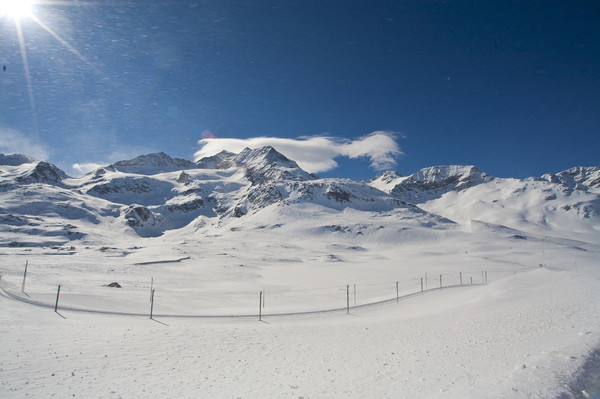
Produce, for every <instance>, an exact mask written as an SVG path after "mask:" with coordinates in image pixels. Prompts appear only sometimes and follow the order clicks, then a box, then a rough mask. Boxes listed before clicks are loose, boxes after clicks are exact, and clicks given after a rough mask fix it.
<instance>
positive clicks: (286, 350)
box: [0, 151, 600, 399]
mask: <svg viewBox="0 0 600 399" xmlns="http://www.w3.org/2000/svg"><path fill="white" fill-rule="evenodd" d="M259 153H260V151H259V152H255V153H253V154H254V155H253V157H254V156H257V155H260V154H259ZM265 153H266V154H268V155H269V156H270V157H273V159H275V160H276V162H283V164H282V165H280V167H281V168H282V169H279V170H278V169H277V167H276V166H274V164H273V163H268V162H267V163H265V164H263V163H262V162H263V161H265V159H261V158H260V157H258V158H256V157H255V158H253V157H249V158H245V159H246V160H248V162H250V163H252V168H254V170H255V171H258V172H259V173H260V171H261V170H263V169H261V168H265V167H266V170H268V171H270V172H269V173H270V174H269V176H271V177H273V179H271V178H270V179H269V180H268V181H261V182H258V181H257V182H255V183H253V182H252V181H250V180H248V178H247V177H246V174H247V169H245V167H243V166H242V167H237V166H235V167H234V166H232V167H228V168H226V169H198V168H191V169H186V170H185V171H184V172H185V175H186V176H187V177H186V178H185V179H179V180H181V181H178V178H179V177H180V176H181V174H182V171H181V170H170V169H168V171H166V172H164V173H158V174H151V173H147V174H146V173H141V175H138V174H136V173H129V172H128V173H125V172H122V171H120V172H115V171H109V170H104V172H103V173H96V174H89V175H86V176H84V177H83V178H81V179H65V180H62V181H61V182H60V184H52V182H49V183H28V184H20V183H18V182H17V181H16V178H17V177H18V176H23V175H26V174H27V173H29V171H31V170H33V168H35V166H36V164H35V163H23V164H20V165H16V166H15V165H3V166H2V168H1V170H0V171H1V172H2V175H0V177H1V178H2V184H3V185H4V186H3V188H2V191H0V199H1V202H0V223H1V225H0V242H1V243H2V244H3V245H1V246H0V259H1V262H0V275H1V278H0V318H1V320H2V323H1V324H0V330H1V334H2V335H1V336H2V346H1V347H0V397H2V398H23V397H53V396H54V397H61V398H63V397H84V398H88V397H105V398H138V397H144V398H164V397H214V398H338V397H349V398H364V397H376V398H398V397H411V398H413V397H414V398H438V397H444V398H465V397H477V398H558V397H560V398H561V399H563V398H575V397H584V394H583V393H582V391H583V390H585V391H586V394H587V395H588V396H590V397H597V396H593V395H598V394H599V392H598V387H597V385H593V384H594V375H593V374H592V376H591V377H590V376H586V377H585V378H582V377H581V371H582V367H584V366H585V367H588V369H589V370H594V367H595V370H597V369H598V368H597V365H595V364H594V363H593V362H595V361H596V360H594V359H597V358H598V357H597V355H594V353H596V354H597V350H598V348H599V347H600V319H599V318H598V316H597V315H598V314H600V300H599V297H598V288H599V283H600V269H599V268H598V254H599V253H600V240H599V237H600V235H599V234H598V230H599V226H600V223H599V220H598V208H599V207H598V192H597V188H595V185H596V180H597V171H596V170H595V169H594V168H587V169H576V168H575V169H573V170H571V171H565V172H564V173H562V174H561V173H559V174H557V175H553V176H555V177H554V178H552V177H548V178H544V179H526V180H518V179H498V178H493V179H487V178H485V179H483V180H482V181H478V182H477V183H473V185H472V186H471V185H470V184H471V183H469V184H467V186H468V187H461V188H459V189H457V188H456V185H455V183H456V182H460V181H469V180H468V178H469V176H472V175H473V173H474V169H473V168H471V167H449V168H445V169H444V170H445V171H447V172H448V173H446V174H445V175H444V177H443V179H442V180H443V181H444V182H449V184H447V185H445V186H444V187H442V186H440V185H439V184H438V183H439V181H436V182H434V183H435V184H434V185H435V187H433V190H434V191H435V193H434V194H435V195H428V194H427V192H426V191H427V190H428V189H429V188H431V187H429V188H428V185H427V184H426V182H424V181H421V182H420V183H419V184H421V186H422V187H421V189H422V190H424V191H423V193H422V194H423V195H422V197H421V198H425V199H426V200H425V201H424V202H422V203H419V204H417V205H418V206H417V205H414V204H406V203H402V202H401V200H400V199H399V198H395V197H394V196H393V195H389V194H388V193H390V192H393V191H394V187H396V186H398V185H401V184H403V182H404V181H406V179H407V178H402V177H400V176H398V175H397V174H391V173H390V174H387V175H386V176H384V177H383V178H382V179H379V180H378V179H375V180H373V181H372V182H370V183H368V185H367V183H361V182H355V181H351V180H344V179H316V178H313V177H311V178H310V179H307V180H304V181H299V180H297V179H295V178H292V179H291V180H280V179H278V178H275V177H276V176H283V175H285V173H282V174H280V173H279V172H280V171H283V172H290V171H293V176H296V177H297V176H301V175H302V173H301V172H302V171H301V170H300V169H298V170H296V169H295V166H293V164H291V163H290V164H288V163H286V162H287V161H289V160H287V161H286V160H284V159H281V158H279V157H278V156H277V154H273V153H271V152H270V151H266V152H265ZM159 155H160V154H159ZM223 156H227V157H229V156H230V155H229V154H224V155H223ZM27 159H28V158H23V160H27ZM143 159H144V160H152V157H150V158H148V157H147V158H143ZM164 159H167V158H166V154H165V156H162V155H161V157H160V160H164ZM160 160H159V161H160ZM167 160H168V159H167ZM156 162H158V161H156ZM161 162H162V161H161ZM177 162H179V161H177ZM289 162H293V161H289ZM17 163H18V162H17ZM158 163H160V162H158ZM213 163H214V162H213ZM169 165H170V164H168V165H167V167H169V168H170V166H169ZM261 165H262V166H261ZM133 166H135V167H138V166H139V165H138V164H136V165H133ZM155 166H157V165H154V164H151V165H149V167H150V168H154V167H155ZM158 166H160V165H158ZM163 166H165V165H163ZM225 166H227V165H225ZM141 172H144V170H142V171H141ZM290 173H291V172H290ZM479 173H481V172H478V171H477V173H475V178H476V179H479V177H480V176H481V175H480V174H479ZM433 175H435V176H437V177H440V174H439V173H438V174H436V173H433ZM433 175H432V176H433ZM453 176H459V178H457V179H454V177H453ZM460 176H465V177H466V178H467V179H461V178H460ZM478 176H479V177H478ZM486 176H487V175H486ZM573 176H575V177H573ZM437 177H436V178H437ZM136 181H142V182H146V183H147V186H148V187H149V191H143V190H142V191H141V192H136V189H135V187H134V186H135V184H133V182H136ZM444 184H445V183H444ZM102 185H104V186H102ZM99 186H102V187H107V188H110V190H108V191H106V193H100V194H98V195H97V196H91V195H88V194H86V193H88V192H89V191H90V190H91V189H92V188H93V187H99ZM117 189H119V190H121V191H120V192H121V194H122V195H119V191H118V190H117ZM412 194H418V193H417V191H415V190H413V191H411V195H412ZM131 201H137V202H141V203H132V202H131ZM137 207H139V209H141V210H140V212H141V213H142V214H144V212H145V211H144V209H145V210H148V212H150V213H149V215H151V217H149V218H148V219H147V220H145V221H144V220H142V219H140V220H139V221H138V222H140V225H139V226H132V225H131V224H129V222H130V221H131V220H132V219H127V218H126V217H125V215H126V212H127V211H129V210H132V209H134V208H137ZM236 209H237V210H240V212H237V213H236V211H235V210H236ZM241 210H244V211H245V212H241ZM144 223H145V224H144ZM152 229H155V231H153V230H152ZM144 232H153V234H147V235H146V236H145V234H144ZM68 233H70V234H68ZM25 265H27V279H26V282H25V287H24V292H22V283H23V274H24V268H25ZM440 280H441V281H440ZM113 282H116V283H119V285H120V286H121V288H114V287H109V286H108V285H109V284H111V283H113ZM421 283H423V292H421ZM440 285H441V286H442V287H441V288H440ZM59 286H60V297H59V302H58V312H56V313H55V312H54V306H55V304H56V298H57V291H58V287H59ZM152 289H154V303H153V308H152V311H153V319H152V320H151V319H150V318H149V313H150V307H151V303H150V298H151V290H152ZM260 292H262V293H263V297H262V299H263V300H264V304H263V307H261V308H260V312H261V319H262V320H260V321H259V315H258V313H259V306H260V305H261V303H259V299H260V298H261V297H260ZM348 304H349V305H350V311H349V314H348V313H347V308H346V306H347V305H348ZM594 356H595V357H594ZM590 362H592V363H590ZM590 364H591V366H590ZM596 373H597V372H596Z"/></svg>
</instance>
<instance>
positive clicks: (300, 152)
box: [194, 131, 402, 173]
mask: <svg viewBox="0 0 600 399" xmlns="http://www.w3.org/2000/svg"><path fill="white" fill-rule="evenodd" d="M198 144H200V145H201V146H202V148H201V149H200V150H199V151H197V152H196V153H195V154H194V159H195V160H196V161H197V160H199V159H201V158H204V157H207V156H211V155H215V154H217V153H219V152H221V151H223V150H225V151H229V152H233V153H239V152H240V151H242V150H243V149H244V148H246V147H249V148H260V147H264V146H267V145H270V146H271V147H273V148H275V149H276V150H277V151H279V152H280V153H282V154H283V155H285V156H286V157H288V158H290V159H293V160H294V161H296V162H297V163H298V165H299V166H300V167H301V168H302V169H304V170H305V171H307V172H309V173H319V172H326V171H328V170H331V169H334V168H335V167H337V166H338V164H337V162H336V161H335V158H337V157H340V156H345V157H348V158H351V159H356V158H360V157H366V158H369V160H370V162H371V167H372V168H374V169H377V170H383V169H387V168H391V167H393V166H395V165H396V157H397V156H399V155H402V151H401V150H400V147H399V146H398V144H397V143H396V140H395V138H394V134H393V133H391V132H384V131H378V132H373V133H371V134H368V135H366V136H364V137H361V138H358V139H356V140H349V139H345V138H338V137H327V136H317V137H301V138H298V139H288V138H279V137H253V138H248V139H219V138H203V139H202V140H199V141H198Z"/></svg>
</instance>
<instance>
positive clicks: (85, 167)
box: [72, 162, 106, 176]
mask: <svg viewBox="0 0 600 399" xmlns="http://www.w3.org/2000/svg"><path fill="white" fill-rule="evenodd" d="M104 165H106V164H99V163H94V162H87V163H74V164H73V166H72V168H73V170H74V171H76V172H77V173H78V174H79V175H80V176H82V175H85V174H86V173H89V172H91V171H92V170H96V169H98V168H100V167H102V166H104Z"/></svg>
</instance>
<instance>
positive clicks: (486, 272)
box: [485, 272, 487, 284]
mask: <svg viewBox="0 0 600 399" xmlns="http://www.w3.org/2000/svg"><path fill="white" fill-rule="evenodd" d="M485 283H486V284H487V272H485Z"/></svg>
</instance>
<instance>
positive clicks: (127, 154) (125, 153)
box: [71, 145, 152, 176]
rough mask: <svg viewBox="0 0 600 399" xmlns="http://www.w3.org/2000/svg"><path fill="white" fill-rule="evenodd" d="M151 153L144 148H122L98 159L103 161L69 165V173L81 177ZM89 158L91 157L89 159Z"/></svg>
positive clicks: (96, 160)
mask: <svg viewBox="0 0 600 399" xmlns="http://www.w3.org/2000/svg"><path fill="white" fill-rule="evenodd" d="M151 152H152V151H151V150H150V149H148V148H146V147H135V146H126V145H124V146H122V148H119V149H117V150H114V151H112V152H110V153H106V154H102V155H100V156H99V158H100V157H101V158H103V159H104V160H98V159H97V158H96V159H95V160H93V161H91V160H90V161H85V162H78V163H74V164H72V165H71V173H72V175H74V176H83V175H85V174H86V173H89V172H91V171H94V170H96V169H98V168H101V167H103V166H107V165H110V164H112V163H115V162H117V161H123V160H126V159H133V158H135V157H137V156H139V155H141V154H148V153H151ZM90 158H91V157H90Z"/></svg>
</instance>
